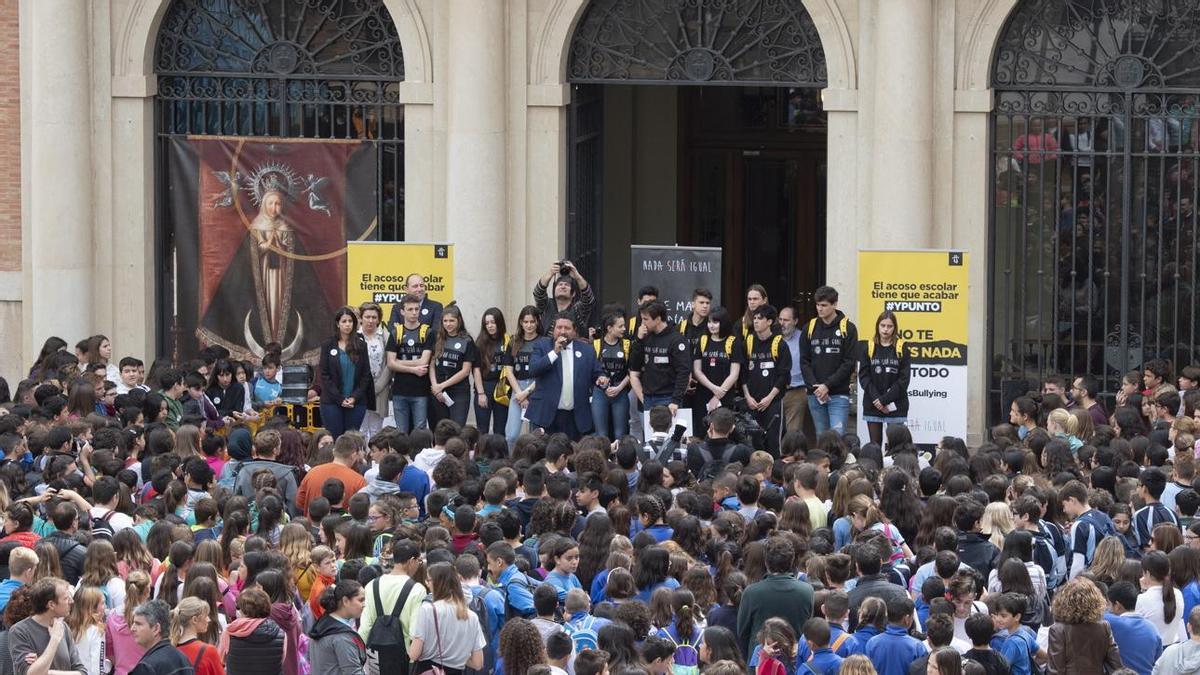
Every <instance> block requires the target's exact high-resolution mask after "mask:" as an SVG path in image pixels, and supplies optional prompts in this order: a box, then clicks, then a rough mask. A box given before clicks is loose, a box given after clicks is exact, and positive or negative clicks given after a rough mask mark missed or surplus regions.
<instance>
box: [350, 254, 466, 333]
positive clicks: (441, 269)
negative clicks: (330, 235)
mask: <svg viewBox="0 0 1200 675" xmlns="http://www.w3.org/2000/svg"><path fill="white" fill-rule="evenodd" d="M413 273H416V274H420V275H421V277H422V278H423V279H424V280H425V293H426V295H428V296H429V298H430V299H431V300H437V301H438V302H440V303H442V304H443V305H448V304H450V303H451V302H453V301H454V245H453V244H422V243H416V242H408V241H356V242H351V243H350V244H348V245H347V257H346V300H347V302H348V303H349V304H351V305H354V306H355V307H357V306H359V305H361V304H362V303H364V302H374V303H378V304H379V306H380V307H381V308H382V309H383V319H384V320H385V321H386V320H387V318H388V317H390V316H391V315H392V305H394V304H396V303H397V302H400V301H401V300H403V299H404V294H405V285H404V284H405V282H406V281H407V280H408V275H410V274H413Z"/></svg>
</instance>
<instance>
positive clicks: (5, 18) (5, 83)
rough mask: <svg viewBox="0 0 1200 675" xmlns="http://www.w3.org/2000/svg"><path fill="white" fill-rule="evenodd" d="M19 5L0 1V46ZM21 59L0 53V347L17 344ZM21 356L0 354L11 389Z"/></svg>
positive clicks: (15, 35) (9, 38)
mask: <svg viewBox="0 0 1200 675" xmlns="http://www.w3.org/2000/svg"><path fill="white" fill-rule="evenodd" d="M19 14H20V12H19V8H18V0H0V44H4V45H14V44H18V43H19V41H20V25H19V23H20V22H19V20H18V19H19ZM21 205H22V201H21V59H20V52H19V51H18V50H16V49H3V50H0V344H5V345H19V344H20V341H21ZM20 356H21V350H19V349H17V350H14V349H4V350H0V377H6V378H8V379H9V383H10V386H14V385H15V384H16V383H15V382H14V381H13V380H12V378H13V376H14V375H15V374H16V373H18V372H20V367H21V361H20Z"/></svg>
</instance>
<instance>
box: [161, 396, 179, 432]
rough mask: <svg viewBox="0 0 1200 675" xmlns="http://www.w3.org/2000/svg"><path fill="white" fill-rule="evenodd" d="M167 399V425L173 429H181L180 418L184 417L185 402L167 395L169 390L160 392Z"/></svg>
mask: <svg viewBox="0 0 1200 675" xmlns="http://www.w3.org/2000/svg"><path fill="white" fill-rule="evenodd" d="M159 393H160V394H162V395H163V398H165V399H167V426H169V427H171V430H172V431H179V420H181V419H183V403H182V402H180V401H178V400H176V399H173V398H171V397H170V396H167V392H165V391H162V392H159Z"/></svg>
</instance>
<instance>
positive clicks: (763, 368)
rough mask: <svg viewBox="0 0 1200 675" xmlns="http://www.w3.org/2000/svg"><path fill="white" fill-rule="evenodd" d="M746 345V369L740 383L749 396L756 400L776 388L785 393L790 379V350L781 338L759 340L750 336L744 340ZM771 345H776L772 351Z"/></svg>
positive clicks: (775, 336) (778, 336)
mask: <svg viewBox="0 0 1200 675" xmlns="http://www.w3.org/2000/svg"><path fill="white" fill-rule="evenodd" d="M746 343H747V349H746V352H747V353H746V369H745V370H744V371H743V375H742V382H744V383H745V384H746V388H747V389H749V390H750V395H751V396H753V397H754V398H756V399H757V398H762V397H764V396H766V395H767V394H768V393H770V391H771V389H773V388H778V389H779V391H780V392H781V393H782V392H784V391H786V390H787V387H788V383H789V382H790V381H791V379H792V350H790V349H788V346H787V344H785V343H784V341H783V336H781V335H778V334H776V335H772V336H771V337H769V338H768V339H766V340H760V339H759V338H758V336H756V335H752V336H750V337H748V338H746ZM772 344H775V345H776V346H775V349H774V350H772V348H771V345H772Z"/></svg>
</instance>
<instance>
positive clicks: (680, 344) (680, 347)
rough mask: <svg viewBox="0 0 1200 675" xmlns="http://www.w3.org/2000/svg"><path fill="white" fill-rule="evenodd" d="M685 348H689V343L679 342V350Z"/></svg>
mask: <svg viewBox="0 0 1200 675" xmlns="http://www.w3.org/2000/svg"><path fill="white" fill-rule="evenodd" d="M685 349H687V345H686V344H685V343H683V342H680V343H679V351H683V350H685Z"/></svg>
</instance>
